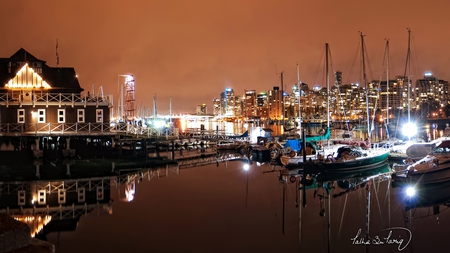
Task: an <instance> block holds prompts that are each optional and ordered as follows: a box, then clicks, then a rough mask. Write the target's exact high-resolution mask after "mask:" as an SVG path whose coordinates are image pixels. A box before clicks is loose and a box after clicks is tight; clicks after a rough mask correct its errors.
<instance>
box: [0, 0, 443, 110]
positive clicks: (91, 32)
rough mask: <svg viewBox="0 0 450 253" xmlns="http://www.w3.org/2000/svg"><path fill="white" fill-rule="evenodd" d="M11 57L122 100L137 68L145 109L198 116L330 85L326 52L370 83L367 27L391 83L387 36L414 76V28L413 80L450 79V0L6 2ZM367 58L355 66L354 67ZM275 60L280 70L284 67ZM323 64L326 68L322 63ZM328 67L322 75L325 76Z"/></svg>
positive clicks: (1, 14)
mask: <svg viewBox="0 0 450 253" xmlns="http://www.w3.org/2000/svg"><path fill="white" fill-rule="evenodd" d="M1 6H2V7H1V8H0V23H1V25H0V34H1V37H0V57H10V56H11V55H12V54H14V53H15V52H16V51H17V50H18V49H20V48H21V47H23V48H24V49H26V50H27V51H29V52H30V53H31V54H33V55H34V56H36V57H37V58H39V59H42V60H46V61H47V64H48V65H49V66H56V60H55V58H56V57H55V46H56V40H57V39H58V41H59V43H58V44H59V48H58V52H59V57H60V65H59V66H62V67H74V68H75V70H76V71H77V73H78V76H79V81H80V84H81V86H82V87H83V88H84V89H85V90H92V86H93V85H92V84H95V89H96V90H97V89H98V87H100V86H102V87H103V89H104V91H105V93H106V94H113V95H114V96H115V98H116V99H117V98H118V94H119V93H118V88H117V86H118V75H120V74H133V75H134V76H135V80H136V105H137V106H138V107H140V106H141V104H142V106H143V107H148V108H151V107H152V94H154V93H156V96H157V107H158V113H160V114H167V113H168V112H169V104H170V103H169V101H170V98H171V99H172V108H173V111H174V112H175V113H181V112H194V111H195V107H196V105H197V104H200V103H206V104H207V105H208V112H209V113H212V100H213V99H214V98H216V97H218V96H219V94H220V92H221V91H223V90H224V89H225V88H227V87H230V88H233V89H234V91H235V93H236V94H238V95H240V94H243V93H244V90H245V89H254V90H256V91H257V92H261V91H267V90H270V89H272V87H273V86H279V85H280V77H279V75H277V74H276V72H281V71H284V84H285V87H286V89H287V90H289V89H290V87H291V86H292V85H293V84H294V83H295V82H296V80H297V74H296V63H297V62H298V63H299V69H300V79H301V80H302V81H303V82H304V83H307V84H309V85H310V87H312V85H316V84H317V85H323V84H324V83H323V80H324V78H323V73H322V72H323V71H322V70H320V69H321V68H322V69H323V63H321V61H323V52H324V45H325V43H329V45H330V50H331V55H332V59H331V61H332V64H333V66H332V71H335V70H340V71H342V72H343V81H344V82H346V83H348V82H360V75H359V71H360V70H359V69H360V67H359V66H360V63H359V62H358V61H359V55H358V54H359V53H358V50H359V43H360V37H359V31H361V32H363V33H364V34H365V44H366V47H367V51H368V54H367V56H368V58H367V59H368V68H367V69H366V73H367V75H368V78H369V79H370V80H371V79H380V78H382V79H384V78H385V74H383V67H382V66H383V65H382V62H383V57H384V49H385V39H386V38H387V39H389V40H390V52H391V53H390V58H391V62H390V73H391V75H390V76H391V77H394V76H395V75H403V73H404V69H405V62H406V52H407V38H408V33H407V28H410V29H411V31H412V48H411V49H412V54H413V55H412V57H413V65H412V70H411V74H412V79H413V81H414V80H415V79H416V78H422V77H423V73H424V72H425V71H432V72H433V74H434V76H436V77H439V78H440V79H444V80H447V81H450V72H449V71H448V66H449V65H450V51H449V48H450V34H449V33H448V27H449V25H450V21H449V19H448V10H450V1H448V0H434V1H422V0H420V1H419V0H377V1H367V0H344V1H337V0H316V1H311V0H244V1H242V0H226V1H223V0H165V1H161V0H159V1H157V0H133V1H123V0H109V1H100V0H95V1H92V0H76V1H75V0H64V1H61V0H42V1H29V0H15V1H6V0H3V1H2V2H1ZM355 62H356V63H355ZM275 66H276V67H275ZM321 66H322V67H321ZM321 71H322V72H321Z"/></svg>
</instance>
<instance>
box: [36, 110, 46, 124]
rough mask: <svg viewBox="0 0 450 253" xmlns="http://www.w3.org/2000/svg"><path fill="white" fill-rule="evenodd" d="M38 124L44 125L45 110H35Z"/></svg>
mask: <svg viewBox="0 0 450 253" xmlns="http://www.w3.org/2000/svg"><path fill="white" fill-rule="evenodd" d="M37 117H38V123H45V109H38V110H37Z"/></svg>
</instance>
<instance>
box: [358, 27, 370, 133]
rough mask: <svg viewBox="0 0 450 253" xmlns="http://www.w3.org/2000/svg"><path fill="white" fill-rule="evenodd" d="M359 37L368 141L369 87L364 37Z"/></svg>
mask: <svg viewBox="0 0 450 253" xmlns="http://www.w3.org/2000/svg"><path fill="white" fill-rule="evenodd" d="M360 35H361V57H362V72H363V80H364V87H365V89H366V111H367V132H368V135H369V140H370V135H371V131H370V113H369V87H368V86H367V76H366V59H365V56H364V52H365V48H364V35H363V33H362V32H360Z"/></svg>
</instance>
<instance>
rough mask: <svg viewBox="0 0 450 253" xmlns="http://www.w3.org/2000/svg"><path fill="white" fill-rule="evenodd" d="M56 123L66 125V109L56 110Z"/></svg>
mask: <svg viewBox="0 0 450 253" xmlns="http://www.w3.org/2000/svg"><path fill="white" fill-rule="evenodd" d="M57 117H58V123H66V109H58V113H57Z"/></svg>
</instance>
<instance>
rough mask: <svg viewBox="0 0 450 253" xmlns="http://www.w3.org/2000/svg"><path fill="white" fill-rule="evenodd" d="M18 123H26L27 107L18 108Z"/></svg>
mask: <svg viewBox="0 0 450 253" xmlns="http://www.w3.org/2000/svg"><path fill="white" fill-rule="evenodd" d="M17 123H25V109H17Z"/></svg>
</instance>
